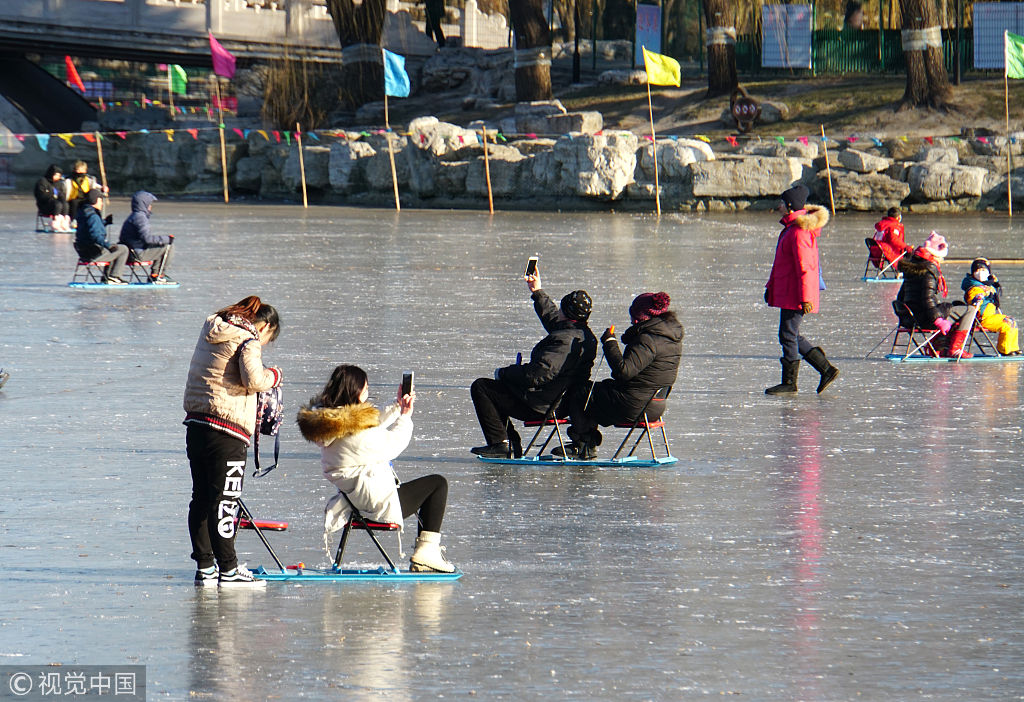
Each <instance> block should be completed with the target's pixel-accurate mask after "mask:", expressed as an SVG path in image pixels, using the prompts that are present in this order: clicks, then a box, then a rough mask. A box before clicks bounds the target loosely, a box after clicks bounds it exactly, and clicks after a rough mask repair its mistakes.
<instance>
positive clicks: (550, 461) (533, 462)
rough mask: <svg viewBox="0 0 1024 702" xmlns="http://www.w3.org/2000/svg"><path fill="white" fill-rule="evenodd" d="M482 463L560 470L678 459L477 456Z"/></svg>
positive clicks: (639, 465) (645, 465)
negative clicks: (574, 467) (568, 467)
mask: <svg viewBox="0 0 1024 702" xmlns="http://www.w3.org/2000/svg"><path fill="white" fill-rule="evenodd" d="M477 458H478V459H479V460H481V461H483V462H484V463H505V464H508V465H516V466H540V467H544V468H562V467H565V466H590V467H592V468H660V467H661V466H667V465H671V464H673V463H675V462H676V461H678V460H679V459H678V458H676V457H675V456H665V457H664V458H639V457H637V456H626V457H625V458H604V459H601V458H595V459H594V460H592V461H581V460H578V459H575V458H561V457H559V456H552V455H550V454H545V455H543V456H530V457H529V458H525V457H524V458H484V457H483V456H477Z"/></svg>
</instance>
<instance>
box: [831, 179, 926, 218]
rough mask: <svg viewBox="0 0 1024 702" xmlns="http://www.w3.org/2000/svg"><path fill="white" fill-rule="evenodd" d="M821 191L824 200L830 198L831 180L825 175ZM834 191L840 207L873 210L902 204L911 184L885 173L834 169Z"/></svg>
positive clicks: (837, 207)
mask: <svg viewBox="0 0 1024 702" xmlns="http://www.w3.org/2000/svg"><path fill="white" fill-rule="evenodd" d="M820 175H821V176H824V175H825V174H824V173H821V174H820ZM818 191H819V194H821V195H822V202H828V183H827V182H825V180H824V178H822V186H821V187H820V188H818ZM832 191H833V197H834V198H835V204H836V209H840V210H861V211H865V212H869V211H879V210H885V209H888V208H890V207H894V206H897V205H899V204H900V203H901V202H903V200H904V198H906V197H907V195H909V194H910V186H909V185H907V184H906V183H903V182H901V181H898V180H893V179H892V178H890V177H889V176H886V175H882V174H881V173H869V174H861V173H851V172H849V171H833V173H832Z"/></svg>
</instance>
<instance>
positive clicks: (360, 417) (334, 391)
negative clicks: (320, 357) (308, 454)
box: [298, 365, 455, 573]
mask: <svg viewBox="0 0 1024 702" xmlns="http://www.w3.org/2000/svg"><path fill="white" fill-rule="evenodd" d="M369 395H370V386H369V381H368V379H367V376H366V372H365V371H364V370H363V369H362V368H359V367H357V366H352V365H340V366H338V367H337V368H335V369H334V372H333V373H331V379H330V380H329V381H327V385H326V386H324V389H323V391H321V392H320V393H319V394H318V395H316V396H315V397H314V398H313V399H312V400H310V403H309V406H307V407H303V408H302V409H301V410H299V416H298V424H299V430H300V431H301V432H302V436H303V437H305V439H306V440H307V441H312V442H314V443H315V444H317V445H318V446H319V447H320V464H321V467H322V468H323V471H324V477H325V478H327V480H329V481H330V482H331V484H333V485H334V486H335V487H336V488H338V493H337V494H335V495H334V496H333V497H332V498H331V499H330V500H328V502H327V507H326V510H325V513H324V545H325V547H328V543H329V539H330V538H331V535H332V534H333V533H334V532H336V531H339V530H340V529H342V528H343V527H344V526H345V523H346V522H347V521H348V516H349V512H350V511H351V510H350V508H349V506H348V502H346V501H345V498H344V497H343V496H342V494H341V493H344V494H345V495H347V496H348V499H349V500H351V501H352V504H353V505H355V508H356V509H358V510H359V511H360V513H362V515H363V516H364V517H365V518H367V519H371V520H376V521H382V522H391V523H394V524H401V523H402V520H403V519H404V518H406V517H408V516H410V515H412V514H416V515H417V522H418V529H417V531H418V533H417V536H416V548H415V549H414V551H413V553H412V557H411V563H410V570H413V571H439V572H442V573H452V572H454V571H455V566H453V565H452V564H451V563H449V562H448V560H447V559H446V558H445V557H444V554H443V553H442V549H441V547H440V542H441V521H442V520H443V519H444V510H445V505H446V503H447V500H448V481H447V480H445V478H444V476H441V475H425V476H423V477H421V478H416V479H415V480H410V481H409V482H406V483H400V482H399V480H398V478H397V477H396V475H395V471H394V469H393V468H392V466H391V461H393V460H394V459H395V458H397V457H398V456H399V455H400V454H401V453H402V451H404V450H405V447H406V446H408V445H409V441H410V439H412V407H413V403H414V402H415V399H416V396H415V393H413V394H409V395H403V394H402V390H401V388H399V390H398V396H397V398H396V399H395V404H393V405H391V406H389V407H387V408H385V409H384V410H378V409H377V408H376V407H374V406H373V405H372V404H370V403H369V402H368V401H367V400H368V398H369ZM328 554H330V550H329V547H328Z"/></svg>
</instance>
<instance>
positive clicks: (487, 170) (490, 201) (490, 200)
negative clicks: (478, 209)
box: [480, 127, 494, 214]
mask: <svg viewBox="0 0 1024 702" xmlns="http://www.w3.org/2000/svg"><path fill="white" fill-rule="evenodd" d="M480 134H481V136H482V138H483V142H484V176H485V178H486V180H487V209H488V211H489V212H490V213H491V214H494V194H493V193H492V192H491V157H490V156H489V155H488V153H487V127H481V128H480Z"/></svg>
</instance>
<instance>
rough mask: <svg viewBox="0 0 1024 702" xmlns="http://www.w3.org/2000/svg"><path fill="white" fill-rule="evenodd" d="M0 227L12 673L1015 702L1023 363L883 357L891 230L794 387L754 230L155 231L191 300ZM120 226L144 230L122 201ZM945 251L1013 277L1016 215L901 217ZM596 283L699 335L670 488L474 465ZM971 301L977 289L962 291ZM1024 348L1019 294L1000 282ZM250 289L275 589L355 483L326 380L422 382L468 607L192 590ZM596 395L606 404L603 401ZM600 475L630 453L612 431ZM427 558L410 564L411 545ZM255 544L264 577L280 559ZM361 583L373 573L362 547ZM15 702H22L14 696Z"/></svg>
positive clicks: (305, 222) (831, 244) (635, 226)
mask: <svg viewBox="0 0 1024 702" xmlns="http://www.w3.org/2000/svg"><path fill="white" fill-rule="evenodd" d="M32 211H33V206H32V204H31V203H30V202H29V201H28V200H26V199H23V198H22V199H6V200H5V201H3V202H2V203H0V236H2V237H3V241H4V256H3V257H2V259H0V310H2V329H3V332H2V335H0V366H2V367H5V368H7V369H8V370H9V371H10V373H11V379H10V381H9V382H8V384H7V386H6V387H5V388H4V389H3V390H2V391H0V449H2V452H3V456H4V459H5V460H4V463H5V466H4V471H3V475H4V480H3V483H4V493H5V495H6V497H5V498H4V499H3V500H2V501H0V563H2V565H3V568H4V583H3V586H2V588H0V593H2V594H0V605H2V612H0V665H30V664H45V663H63V664H64V665H65V666H68V665H71V664H75V663H77V664H104V665H115V664H143V665H146V666H147V676H148V686H149V687H148V693H149V697H148V699H150V700H160V699H168V700H190V699H210V700H225V699H249V700H260V699H280V700H289V699H316V700H320V699H355V700H375V699H388V700H396V701H400V700H418V699H433V698H442V697H444V698H449V699H452V698H454V699H465V698H466V697H468V696H470V695H473V696H475V698H477V699H488V700H491V699H509V700H511V699H516V700H518V699H565V698H573V699H585V700H591V699H595V700H623V699H626V700H645V699H652V700H677V699H690V698H697V697H700V696H704V695H715V696H718V695H740V696H742V698H743V699H747V700H770V699H772V700H774V699H778V700H789V699H794V700H796V699H799V700H852V699H862V700H883V699H894V700H917V699H921V700H962V699H970V700H989V699H991V700H1006V699H1021V698H1022V697H1024V652H1022V642H1024V582H1022V577H1021V576H1022V570H1024V547H1022V544H1021V534H1022V527H1024V516H1022V501H1024V488H1022V484H1024V480H1022V477H1021V476H1022V473H1021V471H1022V466H1021V451H1022V437H1021V426H1022V413H1024V411H1022V410H1024V405H1022V398H1021V383H1022V380H1021V377H1020V374H1021V373H1022V372H1024V370H1022V369H1021V367H1020V365H1018V364H975V365H959V366H954V365H947V366H942V367H937V366H927V365H917V366H897V365H893V364H891V363H889V362H887V361H885V360H884V359H883V358H882V356H883V353H884V350H883V351H881V352H876V353H875V355H874V356H872V357H871V358H868V359H865V358H864V356H865V354H866V353H867V352H868V350H869V349H870V348H871V347H872V346H874V345H875V343H876V342H877V341H878V340H879V339H881V338H882V336H883V335H885V333H886V332H887V331H889V329H890V328H891V327H892V325H893V324H894V318H893V316H892V313H891V310H890V307H889V301H890V300H891V299H892V297H893V296H894V295H895V292H896V289H897V288H896V286H894V285H882V284H875V285H869V284H864V283H862V282H860V276H861V274H862V271H863V265H864V257H865V248H864V244H863V238H864V237H865V236H867V235H869V233H870V231H871V227H872V225H873V223H874V221H875V219H876V218H875V217H871V216H868V215H844V214H841V215H840V216H839V218H838V220H837V221H836V222H834V223H833V224H831V225H830V226H829V227H828V228H827V229H826V234H825V236H824V237H823V239H822V240H821V251H822V264H823V268H824V273H825V279H826V282H827V284H828V287H829V289H828V290H827V291H826V292H824V293H823V295H822V307H823V312H822V314H818V315H813V316H810V317H809V318H808V320H807V321H806V322H805V324H804V332H805V334H806V335H807V336H808V337H809V338H810V340H811V341H812V342H813V343H817V344H820V345H821V346H823V347H824V348H825V350H826V352H827V353H828V355H829V357H830V359H831V360H832V361H833V362H834V363H836V364H837V365H838V366H839V367H840V368H841V370H842V376H841V377H840V378H839V380H838V381H837V382H836V383H835V384H834V385H833V386H832V388H831V389H830V390H829V391H827V392H826V393H824V394H823V395H820V396H818V395H815V393H814V387H815V385H816V384H817V374H816V373H814V372H813V370H812V369H811V368H810V367H809V366H807V365H806V364H805V365H803V367H802V370H801V375H802V377H801V385H800V394H799V395H797V396H796V397H791V398H779V397H776V398H771V397H766V396H765V395H764V394H763V390H764V388H765V387H767V386H769V385H774V384H775V383H777V382H779V374H780V366H779V362H778V356H779V347H778V342H777V338H776V334H777V325H778V315H777V311H776V310H769V309H768V308H766V306H765V305H764V304H763V302H762V298H761V295H762V291H763V285H764V282H765V280H766V279H767V276H768V271H769V268H770V264H771V256H772V252H773V247H774V244H775V241H776V237H777V234H778V230H779V227H778V225H777V219H778V217H777V216H776V215H773V214H771V213H750V214H743V215H734V216H696V215H687V216H683V215H667V216H664V217H662V219H661V221H660V222H659V221H657V220H656V219H655V218H654V217H653V216H651V215H638V214H616V215H612V214H558V213H501V214H498V215H495V216H494V217H493V218H491V217H488V216H487V214H486V213H478V212H448V211H426V212H424V211H403V212H402V213H401V214H400V215H396V214H395V213H393V212H391V211H386V210H368V209H345V208H330V207H316V208H311V209H308V210H303V209H302V208H301V207H296V206H269V205H251V204H245V203H238V204H232V205H230V206H222V205H216V204H197V203H174V202H166V201H160V202H158V203H157V205H156V207H155V212H154V220H153V221H154V225H155V227H156V229H158V230H161V231H164V232H171V233H175V234H176V235H177V238H176V242H177V243H176V245H175V248H176V250H177V255H176V258H175V262H174V269H173V270H172V271H171V273H172V275H174V276H175V277H176V278H177V279H179V280H180V281H181V282H182V287H181V288H180V289H177V290H137V289H131V290H98V291H81V290H71V289H69V288H67V287H66V283H67V282H68V281H69V280H70V278H71V273H72V269H73V268H74V263H75V260H76V257H75V254H74V252H73V250H72V247H71V240H70V237H69V236H68V235H49V234H34V233H32V231H31V226H32ZM112 211H113V212H114V214H115V218H116V219H117V222H118V223H120V222H121V221H122V220H123V218H124V217H125V216H126V215H127V212H128V207H127V201H125V200H123V199H115V201H114V203H113V210H112ZM905 224H906V225H907V229H908V240H910V241H912V242H915V243H916V242H920V241H922V240H923V239H924V237H925V236H926V235H927V233H928V230H930V229H932V228H936V229H939V231H941V232H943V233H944V234H945V235H946V236H947V238H948V239H949V243H950V256H951V257H956V258H968V259H969V258H972V257H974V256H976V255H981V254H984V255H988V256H991V257H1017V256H1021V255H1022V254H1024V247H1022V245H1021V242H1022V237H1024V219H1022V220H1019V219H1014V220H1013V223H1012V224H1010V223H1008V222H1007V220H1006V218H1005V217H1003V216H998V215H991V216H977V215H972V216H964V217H952V216H941V217H938V216H936V217H926V216H914V215H908V216H907V217H906V218H905ZM534 253H538V254H540V261H541V274H542V277H543V281H544V284H545V289H546V290H548V291H549V292H550V293H551V294H552V296H554V297H556V298H557V297H561V295H563V294H564V293H566V292H568V291H569V290H571V289H573V288H575V287H585V288H586V289H587V290H589V291H590V293H591V295H592V296H593V298H594V313H593V317H592V327H593V329H594V330H595V332H597V333H598V334H600V333H601V331H602V330H603V329H604V328H605V327H606V326H608V325H609V324H615V325H617V327H618V328H619V329H620V330H624V329H625V328H626V327H627V326H628V324H629V321H628V319H627V314H626V310H627V307H628V305H629V302H630V301H631V300H632V298H633V296H634V295H636V294H637V293H639V292H643V291H646V290H652V291H657V290H665V291H667V292H669V293H670V294H671V296H672V298H673V301H674V304H673V307H674V308H675V309H676V311H677V313H678V314H679V317H680V318H681V320H682V321H683V324H684V326H685V327H686V339H685V341H684V357H683V363H682V366H681V368H680V372H679V379H678V382H677V384H676V386H675V390H674V392H673V394H672V397H671V398H670V400H669V406H668V411H667V412H666V416H665V419H666V422H667V424H668V432H669V438H670V440H671V442H672V450H673V453H674V455H676V456H677V457H679V459H680V460H679V463H677V464H675V465H674V466H671V467H666V468H660V469H646V470H640V469H638V470H611V469H594V468H576V469H553V468H547V469H540V468H525V469H524V468H523V467H518V466H494V465H485V464H483V463H481V462H478V461H477V460H476V459H475V458H474V457H472V456H471V455H470V454H469V453H468V448H469V447H471V446H475V445H478V444H480V443H481V440H482V439H481V435H480V430H479V427H478V425H477V423H476V419H475V416H474V414H473V406H472V402H471V401H470V397H469V384H470V383H471V382H472V380H473V379H474V378H476V377H480V376H490V375H491V373H492V372H493V369H494V368H495V367H496V366H499V365H505V364H507V363H510V362H511V361H512V360H513V359H514V357H515V354H516V352H517V351H522V352H523V353H524V354H526V353H528V352H529V349H530V348H531V347H532V345H533V344H534V343H535V342H536V341H537V340H538V339H539V338H540V337H541V335H542V329H541V326H540V323H539V322H538V321H537V319H536V317H535V315H534V314H533V310H532V307H531V305H530V302H529V296H528V292H527V290H526V286H525V284H524V283H523V282H522V280H521V279H520V278H519V276H520V275H521V272H522V269H523V265H524V263H525V260H526V258H527V256H528V255H531V254H534ZM944 268H945V271H946V275H947V277H948V279H949V287H950V294H951V296H953V295H955V296H959V292H960V290H959V283H960V279H961V278H962V276H963V274H964V272H965V270H966V268H967V266H966V265H964V264H947V265H946V266H945V267H944ZM995 269H996V273H997V275H999V276H1000V278H1001V280H1002V281H1003V288H1004V294H1003V298H1004V308H1005V310H1006V311H1007V312H1008V313H1009V314H1011V315H1013V316H1015V317H1016V318H1017V319H1022V318H1024V266H1009V265H1007V266H996V267H995ZM250 293H258V294H260V295H261V296H262V297H263V298H264V299H265V300H266V301H268V302H270V303H271V304H273V305H275V306H277V307H278V309H279V311H280V312H281V315H282V319H283V332H282V334H281V337H280V339H279V340H278V341H277V342H276V343H275V344H274V345H273V346H271V347H269V348H268V350H267V351H266V353H265V356H266V358H267V361H268V362H270V363H274V364H277V365H279V366H280V367H281V368H282V370H283V372H284V377H285V386H284V391H285V399H286V401H287V403H288V412H287V420H286V422H285V425H284V428H283V432H282V451H283V455H282V459H281V460H282V466H281V467H280V468H279V469H278V470H276V471H275V472H273V473H271V474H270V475H269V476H267V477H265V478H260V479H252V478H251V477H247V479H246V486H245V494H244V499H245V501H246V503H247V504H248V505H249V507H250V508H252V509H253V511H254V512H255V513H256V515H257V516H258V517H262V518H266V519H281V520H287V521H288V522H290V524H291V527H290V529H289V530H288V531H287V532H283V533H278V532H270V533H269V538H270V539H271V541H272V543H273V544H274V545H275V548H276V549H277V550H278V552H279V553H280V554H281V555H282V558H283V559H284V561H285V562H286V563H297V562H299V561H303V562H305V563H306V564H307V565H312V564H315V563H320V562H322V561H323V560H324V557H323V552H322V549H321V548H320V543H321V517H322V509H323V505H324V501H325V500H326V498H327V497H329V496H330V494H331V491H332V490H333V488H331V487H330V485H329V484H328V483H327V482H326V481H325V480H323V478H322V477H321V475H320V467H319V453H318V451H317V450H316V449H315V447H314V446H312V445H311V444H307V443H306V442H304V441H303V440H302V438H301V437H300V436H299V433H298V430H297V428H296V426H295V424H294V421H293V419H294V414H295V410H296V409H297V408H298V405H299V404H300V403H302V402H305V401H306V400H307V399H308V398H309V397H310V396H311V395H313V394H314V392H316V391H317V390H318V389H319V388H320V387H321V385H322V383H323V382H324V381H325V380H326V379H327V377H328V374H329V372H330V370H331V368H333V366H334V365H335V364H337V363H341V362H347V363H356V364H359V365H362V366H363V367H364V368H366V369H367V371H368V372H369V373H370V378H371V397H373V398H375V399H376V400H377V401H379V402H385V401H387V400H389V399H390V398H392V397H393V396H394V390H395V388H396V387H397V384H398V382H399V380H400V378H401V373H402V371H403V370H404V369H406V368H412V369H414V370H415V371H416V373H417V390H418V402H417V404H416V414H415V417H414V419H415V424H416V429H415V436H414V439H413V443H412V444H411V446H410V447H409V449H408V451H407V453H406V454H405V455H404V456H402V458H401V459H400V460H399V461H396V469H397V471H398V474H399V475H400V476H402V477H406V478H411V477H415V476H418V475H422V474H425V473H428V472H441V473H443V474H445V475H446V476H447V477H448V478H449V480H450V482H451V488H450V496H449V510H448V514H447V516H446V519H445V524H444V539H443V542H444V543H445V544H446V545H447V547H448V555H449V557H450V558H451V559H452V560H453V561H454V562H455V563H456V564H457V565H458V566H460V567H461V568H462V569H463V570H464V571H465V573H466V575H465V577H463V578H462V579H461V580H460V581H458V582H457V583H454V584H446V583H421V584H404V585H398V586H393V585H379V584H373V583H370V584H366V583H358V584H334V585H317V586H305V587H303V586H299V585H294V584H286V583H271V584H269V585H268V587H267V588H266V591H263V592H240V591H233V592H226V593H220V594H218V593H217V592H197V591H196V588H194V587H193V584H192V574H193V571H194V568H193V564H192V562H191V561H190V560H189V559H188V554H189V551H190V548H189V542H188V532H187V528H186V523H185V514H186V510H187V504H188V500H189V493H190V478H189V471H188V464H187V461H186V459H185V446H184V436H185V432H184V427H183V426H182V425H181V420H182V416H183V413H182V410H181V395H182V389H183V386H184V381H185V375H186V371H187V365H188V361H189V358H190V356H191V353H192V349H193V346H194V344H195V340H196V337H197V335H198V333H199V329H200V327H201V325H202V322H203V320H204V318H205V317H206V316H207V315H208V314H210V313H211V312H213V311H214V310H216V309H218V308H220V307H223V306H225V305H227V304H229V303H232V302H235V301H237V300H238V299H240V298H242V297H244V296H245V295H248V294H250ZM607 372H608V371H607V367H602V368H601V369H600V371H599V372H598V377H602V378H603V377H606V376H607ZM606 436H607V437H609V438H606V442H605V446H604V447H602V450H603V451H607V450H608V443H609V442H610V441H614V437H617V436H620V432H617V431H614V430H609V431H608V432H607V433H606ZM412 531H413V529H412V527H411V525H410V529H409V530H408V531H407V533H406V541H405V545H406V548H407V549H408V548H409V547H410V546H411V541H412V537H411V533H412ZM237 547H238V550H239V553H240V558H241V560H243V561H247V562H248V563H249V565H250V566H251V567H254V566H256V565H258V564H261V563H262V564H266V565H270V564H271V559H270V558H269V556H268V554H267V553H266V552H265V551H264V550H263V549H262V546H261V545H260V543H259V541H258V540H257V539H256V537H255V534H254V533H252V532H242V533H241V534H240V536H239V538H238V542H237ZM349 553H350V556H351V557H352V559H353V560H354V561H355V562H362V563H367V564H369V563H371V561H372V556H373V553H372V545H371V544H370V543H369V540H368V539H366V538H365V537H364V536H363V535H361V534H356V535H355V536H354V537H353V540H352V542H351V545H350V547H349ZM0 696H2V694H0Z"/></svg>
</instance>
